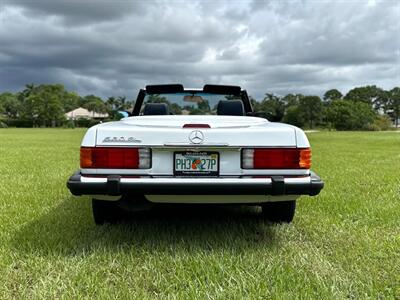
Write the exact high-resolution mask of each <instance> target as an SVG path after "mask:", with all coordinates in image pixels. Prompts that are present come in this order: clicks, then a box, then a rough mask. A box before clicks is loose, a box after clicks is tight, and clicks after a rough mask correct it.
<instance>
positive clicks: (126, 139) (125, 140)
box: [103, 136, 142, 143]
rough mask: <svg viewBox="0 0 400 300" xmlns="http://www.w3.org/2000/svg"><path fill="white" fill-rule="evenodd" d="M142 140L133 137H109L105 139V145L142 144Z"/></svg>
mask: <svg viewBox="0 0 400 300" xmlns="http://www.w3.org/2000/svg"><path fill="white" fill-rule="evenodd" d="M141 142H142V141H141V140H138V139H136V138H134V137H133V136H130V137H125V136H107V137H105V138H104V140H103V143H141Z"/></svg>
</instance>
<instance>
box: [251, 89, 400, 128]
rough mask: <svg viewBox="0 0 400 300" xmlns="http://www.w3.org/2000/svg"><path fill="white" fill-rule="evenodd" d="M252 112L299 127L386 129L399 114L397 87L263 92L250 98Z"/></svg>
mask: <svg viewBox="0 0 400 300" xmlns="http://www.w3.org/2000/svg"><path fill="white" fill-rule="evenodd" d="M251 101H252V104H253V109H254V111H256V112H258V114H259V115H260V116H262V117H265V118H267V119H268V120H270V121H274V122H284V123H289V124H292V125H296V126H298V127H302V128H309V129H313V128H316V127H319V128H320V127H323V128H329V129H336V130H387V129H389V128H391V127H392V124H393V123H394V124H395V126H396V127H397V126H398V121H399V117H400V88H399V87H395V88H393V89H391V90H384V89H382V88H379V87H377V86H375V85H370V86H363V87H356V88H353V89H351V90H350V91H349V92H348V93H347V94H345V95H343V94H342V93H341V92H340V91H339V90H337V89H330V90H328V91H326V92H325V93H324V95H323V98H322V99H321V98H320V97H319V96H312V95H311V96H310V95H302V94H288V95H286V96H283V97H280V96H277V95H274V94H265V97H264V99H263V100H262V101H256V100H255V99H251Z"/></svg>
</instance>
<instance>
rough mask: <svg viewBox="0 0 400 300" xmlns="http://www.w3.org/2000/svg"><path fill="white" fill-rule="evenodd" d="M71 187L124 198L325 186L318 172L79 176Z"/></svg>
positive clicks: (309, 190) (308, 190)
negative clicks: (232, 175) (291, 174)
mask: <svg viewBox="0 0 400 300" xmlns="http://www.w3.org/2000/svg"><path fill="white" fill-rule="evenodd" d="M67 187H68V189H69V190H70V191H71V193H72V194H73V195H76V196H81V195H110V196H118V195H123V194H141V195H143V194H144V195H146V194H151V195H310V196H314V195H317V194H319V192H320V191H321V189H322V188H323V187H324V183H323V181H322V180H321V178H320V177H319V176H318V175H317V174H315V173H314V172H310V176H304V177H283V176H271V177H268V178H188V177H186V178H185V177H138V178H126V177H121V176H119V175H109V176H106V177H86V176H84V175H82V174H81V173H80V172H77V173H75V174H74V175H72V176H71V177H70V178H69V180H68V182H67Z"/></svg>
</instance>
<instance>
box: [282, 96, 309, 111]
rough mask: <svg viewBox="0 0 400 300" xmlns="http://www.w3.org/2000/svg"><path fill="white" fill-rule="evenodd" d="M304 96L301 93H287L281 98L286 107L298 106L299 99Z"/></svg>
mask: <svg viewBox="0 0 400 300" xmlns="http://www.w3.org/2000/svg"><path fill="white" fill-rule="evenodd" d="M302 98H304V95H302V94H287V95H286V96H285V97H283V98H282V101H283V103H284V104H285V107H286V108H288V107H290V106H298V105H299V103H300V99H302Z"/></svg>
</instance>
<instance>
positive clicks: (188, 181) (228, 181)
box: [81, 176, 311, 187]
mask: <svg viewBox="0 0 400 300" xmlns="http://www.w3.org/2000/svg"><path fill="white" fill-rule="evenodd" d="M284 180H285V183H290V184H304V183H310V182H311V177H310V176H307V177H299V178H285V179H284ZM81 182H86V183H105V182H107V177H85V176H81ZM121 182H123V183H144V184H146V183H151V184H163V183H164V184H165V183H171V184H175V185H193V186H196V185H197V184H199V183H200V184H204V183H205V184H209V185H213V184H218V185H221V184H223V185H227V186H228V187H229V186H230V185H233V184H238V185H240V184H249V183H251V184H256V185H265V184H271V182H272V181H271V178H183V177H180V178H176V177H170V178H160V177H158V178H121Z"/></svg>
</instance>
